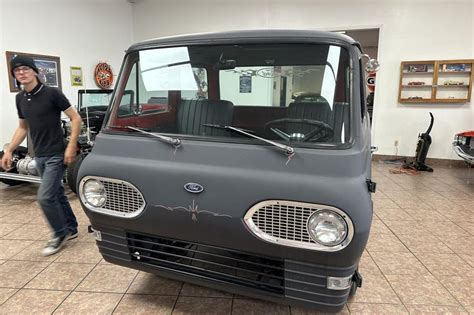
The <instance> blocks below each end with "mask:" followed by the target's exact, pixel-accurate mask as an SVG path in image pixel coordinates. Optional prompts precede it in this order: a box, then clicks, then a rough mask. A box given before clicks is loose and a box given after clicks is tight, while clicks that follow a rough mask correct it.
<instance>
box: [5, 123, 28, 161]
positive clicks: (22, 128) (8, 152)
mask: <svg viewBox="0 0 474 315" xmlns="http://www.w3.org/2000/svg"><path fill="white" fill-rule="evenodd" d="M27 134H28V124H27V122H26V120H24V119H21V118H20V119H19V124H18V127H17V128H16V130H15V133H14V134H13V137H12V140H11V141H10V144H9V145H8V147H7V148H5V151H4V152H3V157H2V168H3V169H4V170H9V169H10V168H11V166H12V154H13V151H14V150H15V149H16V148H17V147H18V146H19V145H20V143H22V142H23V140H25V138H26V135H27Z"/></svg>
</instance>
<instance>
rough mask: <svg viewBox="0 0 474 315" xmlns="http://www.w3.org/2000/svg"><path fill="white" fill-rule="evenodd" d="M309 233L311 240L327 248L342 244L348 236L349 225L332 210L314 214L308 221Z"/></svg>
mask: <svg viewBox="0 0 474 315" xmlns="http://www.w3.org/2000/svg"><path fill="white" fill-rule="evenodd" d="M307 228H308V233H309V235H310V236H311V238H312V239H313V240H314V241H315V242H317V243H319V244H321V245H325V246H336V245H339V244H341V243H342V242H343V241H344V239H345V238H346V236H347V223H346V221H345V220H344V218H343V217H341V216H340V215H339V214H338V213H336V212H334V211H332V210H327V209H325V210H321V211H316V212H314V213H313V214H312V215H311V216H310V217H309V219H308V225H307Z"/></svg>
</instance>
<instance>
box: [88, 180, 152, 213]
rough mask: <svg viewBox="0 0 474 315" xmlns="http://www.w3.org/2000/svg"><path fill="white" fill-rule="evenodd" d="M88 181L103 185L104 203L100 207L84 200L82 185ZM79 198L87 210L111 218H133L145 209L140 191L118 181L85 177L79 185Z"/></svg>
mask: <svg viewBox="0 0 474 315" xmlns="http://www.w3.org/2000/svg"><path fill="white" fill-rule="evenodd" d="M88 180H96V181H99V182H100V183H102V185H104V188H105V196H106V201H105V204H104V205H103V206H102V207H95V206H93V205H91V204H90V203H88V202H87V200H86V199H85V196H84V184H85V183H86V182H87V181H88ZM79 196H80V198H81V201H82V202H83V203H84V205H85V206H86V207H87V208H88V209H90V210H92V211H95V212H100V213H103V214H107V215H112V216H118V217H135V216H137V215H139V214H140V213H141V212H142V211H143V209H145V199H144V198H143V195H142V194H141V193H140V191H139V190H138V189H137V188H136V187H135V186H133V185H132V184H131V183H129V182H126V181H123V180H119V179H113V178H104V177H98V176H86V177H84V178H83V179H82V180H81V182H80V184H79Z"/></svg>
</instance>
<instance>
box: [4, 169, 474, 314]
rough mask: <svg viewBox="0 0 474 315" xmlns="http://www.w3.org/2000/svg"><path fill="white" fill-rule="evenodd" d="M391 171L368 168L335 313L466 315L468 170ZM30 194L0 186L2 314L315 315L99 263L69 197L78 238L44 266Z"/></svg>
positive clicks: (472, 201)
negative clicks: (365, 233)
mask: <svg viewBox="0 0 474 315" xmlns="http://www.w3.org/2000/svg"><path fill="white" fill-rule="evenodd" d="M393 167H394V165H386V164H380V163H378V162H374V164H373V174H374V178H375V181H376V182H377V184H378V191H377V193H376V194H375V195H374V196H373V200H374V208H375V215H374V218H373V225H372V232H371V236H370V239H369V242H368V245H367V249H366V250H365V251H364V253H363V256H362V259H361V273H362V275H363V277H364V284H363V287H362V288H361V289H359V291H358V292H357V294H356V295H355V297H354V298H352V299H350V300H349V302H348V304H347V305H346V307H345V308H344V310H343V311H342V312H341V314H357V313H361V314H367V313H372V314H408V313H410V314H468V313H469V312H470V313H472V314H474V169H471V170H469V169H467V168H450V167H435V172H434V173H432V174H429V173H424V174H420V175H416V176H413V175H404V174H402V175H395V174H390V173H389V169H390V168H393ZM469 176H470V183H469V181H468V180H469ZM36 189H37V186H35V185H34V184H27V185H21V186H16V187H8V186H6V185H4V184H2V183H0V313H1V314H17V313H20V314H43V313H44V314H50V313H54V314H110V313H114V314H141V313H143V314H170V313H173V314H230V313H232V314H313V313H314V314H316V313H315V312H313V311H311V310H307V309H302V308H294V307H291V308H290V307H288V306H284V305H278V304H273V303H268V302H264V301H260V300H253V299H247V298H244V297H241V296H233V295H232V294H229V293H224V292H219V291H214V290H210V289H207V288H202V287H198V286H194V285H190V284H186V283H184V284H183V283H180V282H177V281H172V280H168V279H164V278H160V277H156V276H153V275H150V274H146V273H143V272H138V271H136V270H132V269H127V268H122V267H118V266H115V265H111V264H108V263H106V262H105V261H104V260H103V259H102V257H101V256H100V254H99V252H98V250H97V247H96V245H95V242H94V239H93V238H92V237H91V236H90V235H89V234H87V233H86V229H87V225H88V219H87V217H86V216H85V215H84V213H83V212H82V210H81V208H80V205H79V202H78V200H77V198H76V197H75V195H73V194H72V193H70V194H69V197H70V200H71V203H72V205H73V208H74V211H75V212H76V215H77V217H78V220H79V223H80V237H79V238H78V239H77V240H74V241H72V242H70V244H69V245H68V246H67V248H66V249H65V250H64V251H62V252H60V253H58V254H57V255H55V256H51V257H47V258H43V257H41V256H40V254H39V253H40V250H41V248H42V247H43V246H44V244H45V241H46V240H47V239H48V237H49V232H48V227H47V225H46V223H45V221H44V219H43V217H42V214H41V212H40V210H39V209H38V207H37V205H36V202H35V194H36Z"/></svg>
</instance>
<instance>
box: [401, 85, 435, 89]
mask: <svg viewBox="0 0 474 315" xmlns="http://www.w3.org/2000/svg"><path fill="white" fill-rule="evenodd" d="M402 87H403V88H432V87H433V85H431V84H420V85H408V84H405V85H402Z"/></svg>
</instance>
